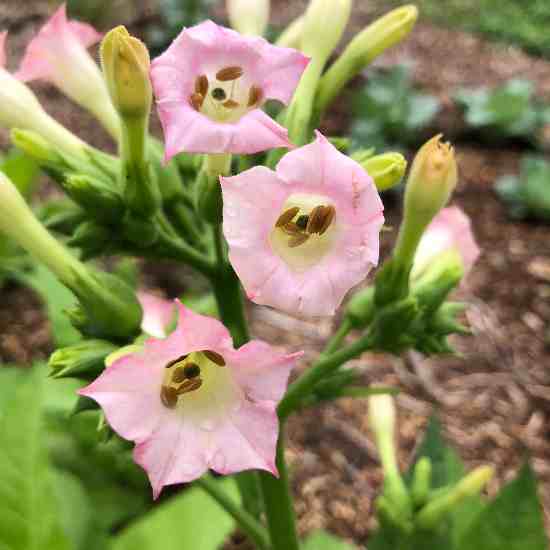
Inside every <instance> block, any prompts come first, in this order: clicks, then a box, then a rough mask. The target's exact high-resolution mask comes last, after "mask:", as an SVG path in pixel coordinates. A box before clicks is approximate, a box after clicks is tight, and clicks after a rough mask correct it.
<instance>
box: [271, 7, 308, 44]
mask: <svg viewBox="0 0 550 550" xmlns="http://www.w3.org/2000/svg"><path fill="white" fill-rule="evenodd" d="M304 19H305V17H304V16H303V15H300V17H297V18H296V19H294V21H292V22H291V23H290V24H289V25H288V27H287V28H286V29H285V30H284V31H283V32H282V33H281V34H280V36H279V38H277V41H276V42H275V45H276V46H280V47H281V48H295V49H297V48H299V47H300V43H301V40H302V33H303V32H304Z"/></svg>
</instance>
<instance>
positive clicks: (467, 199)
mask: <svg viewBox="0 0 550 550" xmlns="http://www.w3.org/2000/svg"><path fill="white" fill-rule="evenodd" d="M277 4H278V6H277V8H280V9H274V10H273V11H274V14H275V16H276V18H277V20H276V21H275V22H276V23H279V24H282V23H284V22H286V21H288V20H290V19H291V17H293V16H295V15H297V14H298V13H299V12H300V6H302V5H304V2H300V1H296V2H294V1H293V2H283V1H279V2H278V3H277ZM381 4H383V2H378V3H376V5H377V6H380V5H381ZM47 5H48V2H45V1H43V2H40V1H32V2H31V1H28V2H26V3H25V8H24V10H23V6H22V4H21V2H3V6H2V8H0V10H2V11H1V12H0V27H6V26H7V27H8V28H10V30H12V32H11V38H10V42H9V44H10V53H11V54H12V56H10V63H9V66H10V67H11V68H13V67H15V64H14V62H15V61H16V60H17V58H18V56H19V54H20V52H21V51H22V47H23V44H24V43H25V42H26V40H27V39H28V37H29V36H30V34H31V31H32V30H34V29H35V28H36V25H37V24H38V23H39V22H40V20H41V18H42V17H43V16H44V14H45V13H46V11H47ZM139 15H140V14H139V13H138V14H136V17H137V18H139ZM372 15H373V13H372V11H368V12H367V11H366V10H364V9H363V10H361V9H358V10H357V13H356V14H355V16H354V18H353V25H354V27H356V30H357V29H359V28H361V27H362V26H364V25H365V24H366V23H367V22H368V21H369V20H370V18H371V16H372ZM130 22H131V21H130ZM407 59H408V60H412V61H413V62H414V64H415V73H414V74H415V78H416V80H417V81H418V83H419V85H420V86H421V87H423V88H424V89H426V90H428V91H430V92H432V93H434V94H436V95H437V96H438V97H439V98H440V99H441V101H442V102H443V105H444V109H443V111H442V113H441V114H440V116H439V118H438V120H437V123H436V125H435V126H437V128H440V129H443V130H444V131H445V132H446V135H447V137H448V138H449V139H451V140H455V144H456V149H457V152H458V154H459V158H460V167H461V181H460V185H459V188H458V189H457V192H456V194H455V197H454V199H453V202H454V203H455V204H457V205H459V206H461V207H462V208H463V209H464V210H465V211H466V212H467V213H468V214H469V215H470V216H471V218H472V222H473V226H474V231H475V234H476V237H477V240H478V242H479V244H480V246H481V248H482V250H483V255H482V256H481V258H480V260H479V262H478V263H477V264H476V266H475V267H474V269H473V271H472V272H471V273H470V275H469V276H468V277H467V279H466V281H465V283H464V284H463V286H462V287H461V289H460V291H459V292H458V296H457V297H458V298H459V299H461V300H464V301H465V302H467V303H468V304H469V307H468V310H467V314H466V317H467V321H468V323H469V324H470V326H471V328H472V330H473V335H472V336H466V337H456V338H454V340H453V341H454V344H455V346H456V348H457V349H458V350H459V351H460V352H461V354H462V357H438V358H433V359H425V358H423V357H421V356H420V355H418V354H416V353H409V354H407V355H406V356H405V357H403V358H394V357H390V356H385V355H376V354H364V355H363V356H362V357H360V358H359V359H357V360H355V361H353V362H352V363H351V364H352V365H353V366H354V367H356V368H358V369H360V370H361V372H362V373H363V376H364V380H365V382H369V383H374V382H376V383H385V384H392V385H395V386H397V387H399V388H401V390H402V392H401V394H400V395H399V396H398V397H397V403H398V406H399V413H400V415H399V440H398V442H399V448H400V458H401V461H402V465H403V467H405V466H406V465H407V463H408V462H409V461H410V458H411V456H412V453H413V450H414V448H415V445H416V444H417V443H418V441H419V439H420V437H421V434H422V429H423V427H424V426H425V424H426V422H427V418H428V417H429V415H430V414H431V413H432V412H433V411H434V409H437V410H438V411H439V414H440V416H441V418H442V421H443V425H444V427H445V432H446V436H447V437H448V439H449V440H450V441H451V442H452V444H453V445H454V446H455V448H456V449H457V451H458V452H459V454H460V455H461V456H462V458H463V459H464V460H465V462H466V464H467V466H468V467H469V468H471V467H474V466H477V465H480V464H492V465H493V466H495V467H496V470H497V475H496V477H495V479H494V481H493V482H492V483H491V484H490V486H489V489H488V492H489V494H494V493H495V492H496V490H497V489H498V488H499V487H500V486H501V485H502V484H503V483H504V482H505V481H506V480H508V479H509V478H510V477H512V476H513V475H514V474H515V473H516V472H517V470H518V468H519V466H520V464H521V463H522V461H523V460H524V459H525V456H526V455H527V456H529V457H530V460H531V464H532V465H533V467H534V469H535V471H536V473H537V475H538V478H539V481H540V485H539V488H540V496H541V499H542V502H543V507H544V511H545V517H546V521H547V525H548V526H550V438H549V436H550V433H549V428H548V426H550V368H549V367H550V244H549V243H550V240H549V237H548V235H549V227H548V226H543V225H537V224H533V223H524V222H517V221H512V220H510V219H509V218H508V217H507V216H506V212H505V209H504V207H503V205H502V204H501V203H500V202H499V201H498V199H497V198H496V196H495V194H494V192H493V190H492V186H493V183H494V181H495V180H496V179H497V178H498V177H499V176H501V175H503V174H506V173H514V172H517V170H518V165H519V160H520V157H521V155H522V154H523V153H524V152H525V151H524V150H522V149H520V148H519V147H517V146H510V147H508V146H506V148H502V147H501V146H499V145H498V144H494V145H492V146H490V147H488V146H482V145H480V144H476V143H474V142H471V141H465V140H464V137H465V136H464V134H463V131H462V127H461V123H460V117H459V116H458V113H457V112H456V110H455V107H454V106H453V104H452V102H451V93H452V91H453V90H454V89H455V88H456V87H457V86H462V85H467V86H479V85H490V86H493V85H497V84H499V83H502V82H503V81H505V80H506V79H508V78H510V77H512V76H521V77H524V78H529V79H530V80H533V81H534V82H535V83H536V88H537V91H538V93H539V94H542V95H545V94H549V93H550V62H548V61H545V60H542V59H535V58H532V57H529V56H528V55H526V54H524V53H522V52H520V51H519V50H516V49H514V48H509V47H506V48H504V47H502V46H496V45H492V44H490V43H487V42H485V41H483V40H481V39H479V38H476V37H475V36H472V35H469V34H466V33H462V32H454V31H449V30H442V29H439V28H436V27H433V26H431V25H429V24H427V23H424V22H422V21H421V22H420V23H419V25H418V26H417V29H416V30H415V32H414V33H413V34H412V36H411V37H410V38H409V39H408V40H407V42H406V43H405V44H404V45H402V46H400V47H398V48H395V49H394V50H392V51H391V52H389V53H388V54H385V55H384V56H382V58H380V59H379V60H378V61H377V62H376V64H377V65H382V66H384V65H391V64H393V63H396V62H402V61H404V60H407ZM37 89H38V90H39V95H40V97H41V99H42V101H43V102H44V104H45V105H46V106H47V109H48V110H49V111H50V112H51V113H52V114H54V115H55V116H56V117H57V118H58V119H59V120H61V121H62V122H63V123H65V124H66V125H67V126H69V127H70V128H71V129H73V130H74V131H75V132H77V133H79V134H80V135H81V136H83V137H85V138H86V139H88V140H90V141H92V142H94V143H95V144H97V145H100V146H101V145H106V146H107V147H108V148H109V147H112V144H110V143H109V141H108V138H107V137H106V136H105V135H104V134H103V133H102V132H101V131H100V130H99V129H98V127H97V126H96V125H95V124H93V122H92V121H91V119H90V118H89V117H87V116H86V115H83V114H82V113H81V111H80V110H78V109H77V108H76V107H74V106H72V105H71V104H70V103H69V102H68V101H67V100H65V99H64V98H62V97H61V96H60V95H59V94H58V93H57V92H55V91H54V90H52V89H51V88H50V87H48V86H38V87H37ZM348 120H349V112H348V110H347V101H346V96H344V97H343V99H342V101H340V102H339V103H338V105H336V106H335V109H334V111H333V112H332V114H331V115H330V116H329V117H328V118H327V120H326V121H324V123H323V129H324V130H326V131H330V132H331V133H334V132H335V131H336V130H339V131H340V132H342V131H343V130H345V128H346V124H347V122H348ZM456 140H458V141H456ZM5 144H6V136H5V133H1V134H0V145H5ZM387 216H388V221H389V224H390V225H392V224H397V223H398V222H399V218H400V212H399V208H398V206H396V205H395V204H394V203H393V202H391V201H390V202H389V203H388V204H387ZM393 238H394V234H392V233H384V237H383V252H384V253H385V254H387V253H388V251H389V250H390V249H391V242H392V240H393ZM167 269H168V271H169V273H170V275H171V276H170V277H166V276H164V275H163V276H162V277H160V276H159V270H158V269H155V270H152V271H150V275H149V276H148V278H147V283H148V284H150V286H156V287H163V288H164V290H165V291H166V290H168V291H169V293H172V292H174V291H178V290H179V291H181V290H182V287H183V285H182V284H181V282H178V274H180V273H181V271H178V270H177V269H176V268H174V266H169V267H167ZM0 304H2V307H1V308H0V360H1V361H3V362H5V363H11V362H19V363H21V362H22V363H28V362H29V361H31V360H32V359H35V358H44V357H46V356H47V354H48V353H49V352H50V351H51V340H50V338H49V337H48V334H49V332H48V331H49V329H48V322H47V320H46V318H45V316H44V313H43V311H42V309H41V307H40V303H39V301H38V300H37V298H36V297H35V296H34V295H33V294H32V292H31V291H29V290H27V289H24V288H20V287H15V286H13V285H10V286H7V287H4V289H3V290H2V291H1V292H0ZM249 316H250V319H251V326H252V332H253V334H254V336H256V337H259V338H263V339H265V340H267V341H269V342H271V343H273V344H276V345H280V346H284V347H286V348H288V349H291V350H296V349H305V351H306V354H305V356H304V360H303V361H302V363H301V368H302V369H303V368H307V365H308V364H310V362H311V361H312V360H313V359H314V358H315V357H316V354H317V353H318V351H319V350H320V349H321V347H322V346H323V343H324V342H325V341H326V339H327V338H328V336H329V334H330V332H331V328H332V325H333V322H332V321H328V320H323V321H319V322H312V321H308V320H300V319H294V318H291V317H288V316H286V315H284V314H281V313H278V312H274V311H271V310H268V309H265V308H258V307H255V306H250V307H249ZM366 412H367V406H366V402H365V401H362V400H351V399H342V400H340V401H338V402H337V403H334V404H330V405H325V406H322V407H318V408H316V409H315V410H309V411H306V412H303V413H300V414H299V415H296V416H295V417H293V418H292V419H291V421H290V426H289V444H288V459H289V462H290V464H291V468H292V474H293V489H294V491H295V494H296V497H297V501H296V507H297V514H298V518H299V529H300V531H301V532H302V533H306V532H309V531H311V530H314V529H317V528H325V529H328V530H330V531H332V532H334V533H335V534H338V535H340V536H343V537H345V538H347V539H348V540H349V541H352V542H353V541H354V542H356V543H364V542H366V541H367V539H368V534H369V532H371V531H372V529H373V526H374V519H373V509H372V506H373V498H374V496H375V495H376V494H377V491H378V488H379V486H380V482H381V471H380V468H379V463H378V458H377V455H376V451H375V449H374V446H373V443H372V441H371V439H370V437H369V430H368V426H367V416H366ZM231 547H233V548H237V547H238V548H244V547H245V546H244V545H242V544H238V540H235V541H234V543H232V544H231Z"/></svg>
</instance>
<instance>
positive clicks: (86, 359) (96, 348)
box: [48, 340, 117, 379]
mask: <svg viewBox="0 0 550 550" xmlns="http://www.w3.org/2000/svg"><path fill="white" fill-rule="evenodd" d="M116 349H117V348H116V346H115V345H113V344H111V342H108V341H106V340H83V341H82V342H79V343H78V344H74V345H73V346H69V347H66V348H60V349H58V350H56V351H55V352H54V353H52V355H51V356H50V359H49V361H48V366H49V367H50V368H51V369H52V371H51V376H52V377H53V378H67V377H75V378H84V379H92V378H94V377H95V376H97V375H98V374H99V373H100V372H101V371H102V370H103V369H104V368H105V358H106V357H107V356H108V355H109V354H110V353H113V352H114V351H115V350H116Z"/></svg>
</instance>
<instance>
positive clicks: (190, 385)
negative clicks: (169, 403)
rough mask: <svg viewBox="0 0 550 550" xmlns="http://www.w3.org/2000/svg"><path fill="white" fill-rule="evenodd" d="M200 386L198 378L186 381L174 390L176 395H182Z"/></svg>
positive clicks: (200, 381)
mask: <svg viewBox="0 0 550 550" xmlns="http://www.w3.org/2000/svg"><path fill="white" fill-rule="evenodd" d="M201 386H202V380H201V379H200V378H193V379H192V380H186V381H185V382H184V383H183V384H182V385H181V386H179V387H178V388H177V389H176V390H174V391H175V392H176V395H183V394H184V393H189V392H192V391H195V390H198V389H199V388H200V387H201Z"/></svg>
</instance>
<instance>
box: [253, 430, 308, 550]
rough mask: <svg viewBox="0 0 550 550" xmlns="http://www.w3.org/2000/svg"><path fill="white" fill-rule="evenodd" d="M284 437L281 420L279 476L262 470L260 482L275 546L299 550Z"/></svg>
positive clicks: (278, 447)
mask: <svg viewBox="0 0 550 550" xmlns="http://www.w3.org/2000/svg"><path fill="white" fill-rule="evenodd" d="M284 438H285V435H284V422H283V421H281V423H280V429H279V440H278V442H277V458H276V465H277V470H278V471H279V478H276V477H275V476H273V475H272V474H270V473H268V472H260V483H261V486H262V492H263V495H264V506H265V511H266V516H267V524H268V528H269V534H270V535H271V542H272V544H273V548H274V549H275V550H299V548H300V545H299V542H298V535H297V531H296V517H295V513H294V504H293V502H292V495H291V492H290V486H289V482H288V471H287V468H286V462H285V456H284Z"/></svg>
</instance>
